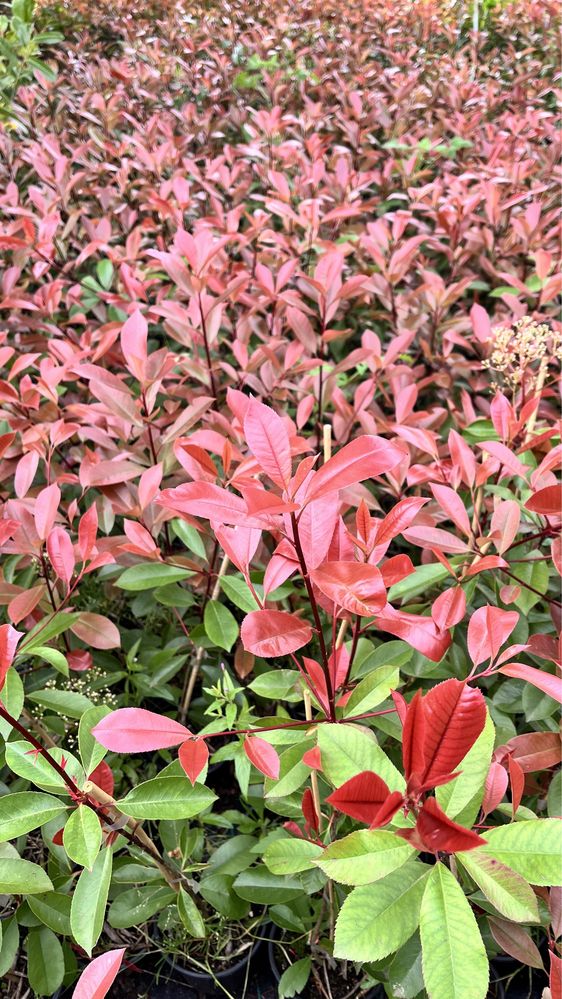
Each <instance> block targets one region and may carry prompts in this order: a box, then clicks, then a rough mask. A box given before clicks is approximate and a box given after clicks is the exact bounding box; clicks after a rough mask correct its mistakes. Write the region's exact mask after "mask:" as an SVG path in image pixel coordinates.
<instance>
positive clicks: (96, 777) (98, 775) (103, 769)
mask: <svg viewBox="0 0 562 999" xmlns="http://www.w3.org/2000/svg"><path fill="white" fill-rule="evenodd" d="M88 780H91V781H93V783H94V784H96V786H97V787H100V788H101V790H102V791H105V793H106V794H109V796H110V797H111V798H112V797H113V789H114V786H115V781H114V778H113V771H112V769H111V767H110V766H109V764H107V763H106V762H105V760H102V761H101V763H98V765H97V767H96V768H95V769H94V770H92V772H91V774H89V776H88Z"/></svg>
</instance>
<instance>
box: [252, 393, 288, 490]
mask: <svg viewBox="0 0 562 999" xmlns="http://www.w3.org/2000/svg"><path fill="white" fill-rule="evenodd" d="M244 434H245V436H246V440H247V442H248V447H249V448H250V450H251V452H252V454H253V455H254V457H255V459H256V461H257V462H258V465H259V466H260V468H261V470H262V471H263V472H265V474H266V475H268V476H269V478H270V479H272V480H273V482H275V483H276V485H278V486H281V487H282V488H286V487H287V486H288V484H289V481H290V479H291V445H290V442H289V434H288V432H287V427H286V425H285V421H284V420H283V419H282V418H281V417H280V416H278V414H277V413H276V412H275V410H273V409H271V408H270V407H269V406H265V405H264V404H263V403H262V402H257V401H256V400H255V399H251V400H250V403H249V406H248V408H247V410H246V416H245V418H244Z"/></svg>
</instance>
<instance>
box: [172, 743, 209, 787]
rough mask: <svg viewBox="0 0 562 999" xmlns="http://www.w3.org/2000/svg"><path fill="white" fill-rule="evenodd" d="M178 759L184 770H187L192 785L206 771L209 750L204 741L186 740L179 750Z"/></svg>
mask: <svg viewBox="0 0 562 999" xmlns="http://www.w3.org/2000/svg"><path fill="white" fill-rule="evenodd" d="M178 759H179V761H180V764H181V768H182V770H185V772H186V774H187V776H188V777H189V779H190V781H191V783H192V784H195V781H196V780H197V778H198V777H199V774H200V773H201V772H202V771H203V770H204V769H205V767H206V765H207V761H208V759H209V750H208V747H207V743H206V742H205V740H204V739H186V741H185V742H182V744H181V746H180V748H179V750H178Z"/></svg>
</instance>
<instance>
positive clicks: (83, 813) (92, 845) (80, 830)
mask: <svg viewBox="0 0 562 999" xmlns="http://www.w3.org/2000/svg"><path fill="white" fill-rule="evenodd" d="M101 839H102V835H101V824H100V820H99V818H98V817H97V815H96V813H95V812H94V811H93V810H92V809H91V808H88V807H87V806H86V805H78V808H75V810H74V811H73V812H72V814H71V816H70V818H69V820H68V822H67V823H66V825H65V827H64V832H63V834H62V841H63V845H64V848H65V850H66V852H67V854H68V856H69V857H70V859H71V860H73V861H74V863H75V864H79V865H80V867H87V868H88V870H91V869H92V867H93V865H94V861H95V859H96V857H97V855H98V853H99V851H100V847H101Z"/></svg>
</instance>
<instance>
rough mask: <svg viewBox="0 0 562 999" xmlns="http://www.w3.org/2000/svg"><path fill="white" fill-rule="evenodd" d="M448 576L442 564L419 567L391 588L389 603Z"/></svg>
mask: <svg viewBox="0 0 562 999" xmlns="http://www.w3.org/2000/svg"><path fill="white" fill-rule="evenodd" d="M488 440H489V438H488ZM448 575H449V573H448V571H447V569H446V568H445V566H444V565H441V563H432V564H430V565H418V566H417V567H416V570H415V572H412V573H411V575H410V576H408V577H407V578H406V579H403V580H401V582H400V583H395V584H394V586H391V587H390V589H389V591H388V594H387V596H388V600H389V603H390V602H392V603H394V601H396V600H410V599H411V598H412V597H416V596H417V595H418V594H419V593H424V594H425V593H427V590H429V589H431V587H432V586H436V585H437V583H442V582H443V580H444V579H447V576H448Z"/></svg>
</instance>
